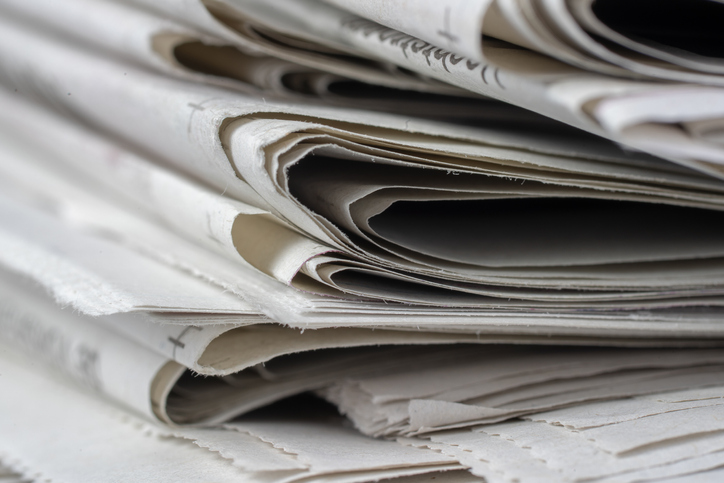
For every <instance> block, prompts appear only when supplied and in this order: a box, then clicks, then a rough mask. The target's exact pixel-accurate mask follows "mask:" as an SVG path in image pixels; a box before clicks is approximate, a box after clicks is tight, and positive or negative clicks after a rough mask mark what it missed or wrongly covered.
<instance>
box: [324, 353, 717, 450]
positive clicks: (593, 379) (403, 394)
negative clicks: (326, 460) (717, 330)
mask: <svg viewBox="0 0 724 483" xmlns="http://www.w3.org/2000/svg"><path fill="white" fill-rule="evenodd" d="M722 354H723V353H722V352H721V351H719V350H704V349H698V350H691V351H681V350H679V351H668V350H661V351H659V350H612V349H590V348H588V349H574V348H566V349H563V348H555V349H553V348H531V347H499V348H489V349H488V350H486V351H485V352H484V353H481V352H472V353H468V354H463V353H461V354H458V355H457V356H448V357H449V359H446V358H445V356H444V355H443V356H440V357H438V358H436V359H435V362H434V363H430V364H426V363H424V362H423V363H421V364H418V365H416V366H414V367H412V366H408V367H397V368H395V369H391V370H387V371H385V372H379V373H377V374H374V373H368V374H362V375H359V376H352V377H346V378H345V379H344V380H342V381H339V382H336V383H335V384H334V385H331V386H329V387H328V388H326V389H323V390H321V391H319V393H320V394H322V395H323V396H324V397H325V398H327V399H329V400H330V401H332V402H334V403H335V404H336V405H338V406H339V408H340V410H341V411H342V412H343V413H344V414H347V415H348V416H349V417H350V418H351V419H352V420H353V421H354V423H355V425H356V426H357V427H358V428H359V429H360V430H361V431H362V432H364V433H367V434H373V435H376V436H381V435H388V436H389V435H410V434H425V433H429V432H431V431H441V430H445V429H451V428H456V427H464V426H472V425H475V424H483V423H485V424H490V423H495V422H498V421H504V420H508V419H512V418H517V417H521V416H524V415H526V414H529V413H537V412H540V411H547V410H550V409H553V408H556V407H566V406H572V405H579V404H582V403H585V402H587V401H596V400H605V399H620V398H626V397H631V396H635V395H640V394H651V393H658V392H664V391H673V390H680V389H690V388H697V387H706V386H709V385H714V384H718V383H719V380H720V378H721V373H722V359H721V358H722ZM602 405H603V406H605V404H604V403H602Z"/></svg>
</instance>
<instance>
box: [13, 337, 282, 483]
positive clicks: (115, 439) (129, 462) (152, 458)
mask: <svg viewBox="0 0 724 483" xmlns="http://www.w3.org/2000/svg"><path fill="white" fill-rule="evenodd" d="M0 365H1V366H2V374H3V377H2V387H3V391H2V397H0V411H2V413H3V414H6V415H7V414H12V415H13V417H12V418H8V417H3V418H0V425H1V426H0V435H1V436H0V453H1V454H2V458H3V459H6V458H7V459H9V460H11V461H13V462H14V463H15V464H16V465H17V466H19V467H21V468H22V469H23V472H24V474H25V476H27V477H31V478H43V479H47V480H52V481H58V482H73V481H96V482H108V483H110V482H128V483H131V482H136V481H149V482H159V483H161V482H164V483H165V482H168V481H172V480H176V479H178V477H179V475H183V478H184V481H188V482H198V483H202V482H208V481H209V480H210V479H211V480H213V481H218V482H229V483H231V482H238V481H249V482H253V483H257V482H258V483H262V482H268V481H270V479H271V478H268V477H267V478H264V475H263V474H261V475H260V474H255V473H253V472H251V471H245V470H243V469H241V468H239V467H235V466H233V465H232V462H231V461H230V460H228V459H225V458H223V457H222V456H220V455H219V454H218V453H214V452H211V451H208V450H207V449H204V448H199V447H198V446H194V445H193V444H192V443H191V442H189V441H183V440H179V439H175V438H166V437H163V436H162V435H159V434H158V433H157V432H154V431H144V430H143V429H142V428H143V426H144V424H143V421H142V420H139V419H137V418H135V417H133V416H132V415H130V414H127V413H125V412H123V411H121V410H119V409H118V408H117V407H115V406H114V405H112V404H110V403H109V402H108V401H104V400H99V399H97V398H96V397H93V395H90V394H88V393H87V392H85V393H84V392H82V391H79V390H78V389H77V388H71V387H67V386H66V385H65V384H63V383H62V382H61V381H60V380H58V378H56V377H52V376H51V375H49V374H46V373H44V372H43V371H42V369H40V368H39V367H37V366H34V365H33V363H32V362H31V361H29V360H28V359H26V358H22V357H20V356H16V355H14V353H13V352H11V351H9V350H8V351H3V352H2V354H0ZM49 394H52V396H51V397H49ZM39 441H42V444H38V442H39Z"/></svg>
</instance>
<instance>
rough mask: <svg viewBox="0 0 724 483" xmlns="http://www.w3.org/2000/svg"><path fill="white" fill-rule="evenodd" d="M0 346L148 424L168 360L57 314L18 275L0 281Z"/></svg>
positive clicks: (88, 321) (85, 321)
mask: <svg viewBox="0 0 724 483" xmlns="http://www.w3.org/2000/svg"><path fill="white" fill-rule="evenodd" d="M0 285H1V286H2V291H0V294H2V295H0V297H1V298H2V314H1V316H0V326H1V329H0V340H2V341H3V343H4V345H6V346H13V347H17V348H19V349H21V350H23V351H24V352H26V353H27V355H28V357H31V358H32V359H34V360H38V361H39V362H40V363H42V364H48V365H51V366H54V367H56V368H57V369H60V370H62V371H63V372H64V373H66V374H68V375H70V376H71V377H72V378H73V379H75V380H76V381H77V382H79V383H80V384H81V385H83V386H85V387H86V388H88V389H91V390H93V391H97V392H99V393H103V394H106V395H108V396H110V397H112V398H113V399H115V400H116V401H119V402H121V403H123V404H125V405H127V406H129V407H131V408H133V409H135V410H136V411H138V412H140V413H142V414H144V415H145V416H147V417H149V418H155V416H154V413H153V409H152V407H151V397H150V392H151V385H152V383H153V380H154V378H155V377H156V374H157V373H158V371H159V370H160V369H161V368H162V367H163V366H164V365H166V364H167V363H168V361H169V359H168V358H166V357H164V356H161V355H159V354H157V353H155V352H152V351H150V350H148V349H146V348H144V347H142V346H140V345H137V344H135V343H133V342H131V340H129V339H127V338H125V337H123V336H120V335H118V334H117V333H115V332H113V331H111V330H109V329H107V328H105V327H103V325H102V324H99V323H97V322H96V321H95V320H94V319H92V318H89V317H85V316H82V315H80V314H77V313H73V311H72V310H69V309H67V308H66V309H65V310H62V309H61V307H60V306H58V305H56V304H55V303H54V302H53V300H52V299H50V298H49V297H48V295H47V294H45V293H43V290H42V289H41V288H39V287H37V286H34V285H33V284H32V283H31V282H29V281H28V280H26V279H23V278H21V277H19V276H18V275H17V274H13V273H9V272H3V273H2V275H1V276H0Z"/></svg>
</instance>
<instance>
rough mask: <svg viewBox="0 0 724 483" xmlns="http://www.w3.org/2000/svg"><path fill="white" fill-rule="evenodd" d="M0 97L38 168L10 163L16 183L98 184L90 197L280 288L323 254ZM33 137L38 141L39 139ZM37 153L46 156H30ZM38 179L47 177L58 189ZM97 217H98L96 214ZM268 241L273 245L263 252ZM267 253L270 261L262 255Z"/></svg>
mask: <svg viewBox="0 0 724 483" xmlns="http://www.w3.org/2000/svg"><path fill="white" fill-rule="evenodd" d="M1 97H2V96H1V95H0V101H1V102H3V103H4V104H6V105H7V108H8V110H7V111H5V112H6V113H9V112H13V113H14V115H13V119H12V120H10V119H7V118H6V119H4V122H5V123H6V129H7V130H8V131H15V132H18V133H19V134H20V135H21V136H22V137H23V138H24V139H25V144H26V145H32V146H33V149H27V151H29V153H28V156H31V157H32V159H33V160H35V159H37V161H36V162H35V163H33V164H35V165H37V166H38V168H36V170H35V171H34V172H33V170H32V169H31V168H30V167H29V166H27V165H28V164H30V163H28V162H27V160H26V161H24V162H21V163H20V164H18V162H16V163H15V166H14V168H13V169H14V173H16V177H18V178H21V177H24V178H25V179H26V183H27V184H28V185H29V186H31V187H32V186H33V185H34V184H35V183H39V182H40V179H45V180H46V183H45V184H46V185H48V187H47V188H38V189H39V190H41V191H42V190H43V189H45V190H49V193H55V192H56V191H58V190H62V188H61V185H62V184H63V183H65V184H71V183H75V184H76V185H79V182H78V181H77V176H76V173H74V172H73V170H77V171H80V172H81V173H83V174H84V175H87V176H88V177H89V178H90V179H89V180H87V182H95V183H97V184H98V186H96V187H93V188H92V189H91V191H92V192H96V193H98V192H99V191H105V190H106V189H107V190H109V191H112V192H113V193H115V194H117V195H118V196H119V197H120V198H123V199H124V201H125V202H126V203H127V204H128V203H130V204H131V205H135V206H134V207H135V208H136V210H137V211H141V212H147V213H149V214H152V215H153V216H155V217H160V218H161V219H163V221H164V222H166V224H167V225H168V226H170V227H171V228H173V229H175V230H176V231H177V232H179V233H181V234H183V235H184V236H186V237H188V238H189V239H191V240H193V241H195V242H196V243H198V244H199V245H202V246H204V247H205V248H207V249H211V250H214V251H217V252H220V253H222V254H224V255H226V256H228V257H229V258H231V259H232V260H234V261H236V262H241V263H242V264H244V265H245V266H247V267H250V266H253V267H255V268H257V269H259V270H261V271H262V272H264V273H266V274H267V275H270V276H273V277H275V278H277V280H280V281H282V282H285V283H288V282H289V280H291V278H292V277H293V276H294V275H295V274H296V273H297V272H298V271H299V269H300V267H301V265H302V264H303V263H304V262H306V261H307V260H308V259H310V258H312V257H314V256H316V255H319V254H320V253H324V252H327V251H329V250H330V248H329V247H326V246H324V245H321V244H319V243H317V242H314V241H312V240H310V239H309V238H307V237H305V236H303V235H301V234H299V233H297V232H295V231H293V230H291V229H290V227H289V226H288V225H286V224H285V223H284V222H283V221H282V220H281V219H279V218H278V217H276V216H274V215H272V214H270V213H269V212H268V211H265V210H261V209H259V208H255V207H253V206H250V205H247V204H245V203H243V202H239V201H236V200H234V199H230V198H227V197H225V196H223V195H220V194H218V193H215V192H213V191H211V190H210V189H208V188H207V187H205V186H203V185H200V184H198V183H196V182H194V181H192V180H189V179H187V178H185V177H183V176H182V175H180V174H179V173H174V172H173V171H171V170H169V169H167V168H164V167H162V166H159V165H157V164H155V163H153V161H150V160H148V159H144V158H142V157H140V156H138V155H136V154H135V153H133V152H132V151H129V150H127V149H123V148H120V147H119V146H118V145H116V144H114V143H112V142H110V141H108V140H107V139H105V138H103V137H101V136H100V135H98V134H96V133H92V132H90V131H88V130H85V129H83V128H81V127H80V126H78V125H73V124H72V123H69V122H67V121H65V120H62V119H61V118H59V117H57V116H55V115H53V114H52V113H51V112H49V111H43V110H41V109H39V108H38V107H37V106H32V105H31V104H29V103H26V102H21V101H20V99H17V98H13V97H10V96H7V95H6V96H4V98H1ZM38 130H40V131H41V132H42V133H43V134H42V135H41V136H39V137H38V136H37V132H38ZM19 144H21V145H22V144H23V143H19ZM38 145H41V146H43V147H44V148H47V151H45V152H42V150H36V151H34V149H35V147H36V146H38ZM8 161H9V162H11V163H12V160H8ZM56 164H57V165H59V166H54V165H56ZM66 166H68V167H71V168H72V169H68V168H66ZM38 169H40V170H41V171H40V172H39V171H38ZM6 171H7V169H6ZM44 171H54V172H55V173H54V174H55V177H56V178H62V181H57V180H56V179H53V177H49V175H47V174H46V173H45V172H44ZM53 183H55V184H56V187H55V188H53V189H52V190H51V189H50V188H49V185H50V184H53ZM101 187H103V188H101ZM79 188H81V189H84V188H83V187H80V186H79ZM66 191H67V188H66ZM56 196H57V197H58V198H61V197H60V195H56ZM68 197H69V196H68V195H66V196H65V198H68ZM64 202H65V203H67V201H63V200H61V199H59V200H58V203H61V204H62V203H64ZM81 209H82V208H81ZM98 215H99V216H100V217H103V215H102V214H101V213H100V210H99V213H98ZM268 238H271V239H273V240H274V241H275V243H274V244H273V245H270V244H269V243H268V240H267V239H268ZM270 250H271V251H272V252H273V253H271V254H267V252H268V251H270Z"/></svg>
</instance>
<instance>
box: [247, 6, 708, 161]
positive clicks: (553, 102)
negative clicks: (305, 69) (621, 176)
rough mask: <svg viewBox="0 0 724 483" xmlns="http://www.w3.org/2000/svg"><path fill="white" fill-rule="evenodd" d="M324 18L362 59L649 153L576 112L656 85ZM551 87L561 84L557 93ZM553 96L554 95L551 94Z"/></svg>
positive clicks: (344, 18)
mask: <svg viewBox="0 0 724 483" xmlns="http://www.w3.org/2000/svg"><path fill="white" fill-rule="evenodd" d="M306 3H308V9H309V10H310V11H313V10H315V9H317V10H320V11H321V10H323V7H321V6H320V5H319V2H315V1H313V0H307V1H306ZM239 8H242V7H241V6H239ZM324 18H325V19H326V20H325V22H326V24H325V27H324V28H318V29H315V30H317V31H318V32H320V33H319V35H320V36H324V35H326V36H328V37H331V38H333V39H335V40H337V41H340V42H346V43H347V44H349V45H352V46H354V47H355V48H357V49H358V51H359V52H360V53H361V54H362V55H365V56H369V57H372V58H378V59H384V60H386V61H390V62H394V63H396V64H398V65H401V66H404V67H406V68H408V69H411V70H414V71H417V72H420V73H424V74H425V75H428V76H431V77H434V78H437V79H440V80H444V81H446V82H449V83H451V84H454V85H458V86H460V87H463V88H465V89H468V90H471V91H473V92H477V93H480V94H484V95H489V96H491V97H495V98H499V99H502V100H505V101H507V102H511V103H513V104H516V105H519V106H523V107H526V108H529V109H532V110H534V111H536V112H540V113H542V114H544V115H547V116H550V117H553V118H555V119H558V120H561V121H564V122H566V123H570V124H572V125H574V126H577V127H579V128H582V129H585V130H588V131H592V132H595V133H598V134H601V135H604V136H606V137H608V138H609V139H614V140H618V141H622V142H624V143H629V144H631V145H634V146H640V147H641V148H642V149H650V148H649V144H645V143H641V142H639V141H638V140H635V139H628V138H627V137H625V136H623V135H621V134H620V133H617V132H613V131H610V130H607V129H605V127H604V128H602V124H603V125H604V126H605V124H606V119H605V118H603V117H601V118H600V119H595V120H594V121H593V122H591V121H592V120H591V119H590V118H587V116H586V115H585V114H584V113H583V112H582V107H583V103H584V102H586V101H589V100H595V99H600V98H604V97H605V98H608V99H611V98H615V97H618V96H621V95H622V94H627V93H634V92H636V91H639V90H646V89H655V88H657V87H658V86H656V85H653V84H646V83H641V82H631V81H621V80H617V79H615V78H609V77H605V76H601V75H598V74H591V73H586V72H585V71H583V70H580V69H577V68H574V67H571V66H567V65H565V64H563V63H561V62H559V61H557V60H553V59H551V58H548V57H547V56H543V55H541V54H538V53H535V52H531V51H527V50H525V49H516V48H509V47H505V46H502V45H499V44H496V43H495V42H488V43H487V44H486V48H485V62H483V63H480V62H479V61H477V60H476V61H473V60H470V59H466V58H464V57H456V56H455V55H453V54H451V53H450V51H448V50H446V49H444V48H440V47H437V46H435V45H433V44H428V43H427V42H425V41H423V40H419V39H417V38H415V37H411V36H409V35H406V34H404V33H401V32H399V31H395V30H392V29H389V28H387V27H383V26H380V25H379V24H376V23H373V22H370V21H368V20H364V19H354V18H350V17H349V14H346V13H345V12H344V11H341V10H336V9H334V8H332V7H329V8H328V9H327V10H326V11H325V17H324ZM321 32H324V34H322V33H321ZM570 83H581V84H582V85H583V86H585V87H586V89H588V91H589V96H588V97H587V98H586V99H585V100H580V98H578V100H576V95H575V91H574V92H572V93H571V94H568V91H569V90H570V87H564V85H565V84H570ZM557 84H561V86H560V89H558V88H557ZM554 90H555V91H556V92H555V93H552V91H554ZM664 90H666V91H667V92H668V93H669V96H671V97H672V104H676V101H674V100H673V98H674V97H675V96H676V95H677V91H676V88H675V87H673V88H664ZM594 92H595V94H594ZM664 112H666V109H663V108H662V106H657V107H655V108H653V109H650V110H648V111H645V112H639V113H637V115H638V116H639V117H641V116H643V117H646V118H647V119H655V118H656V117H657V116H659V115H660V114H661V113H664ZM685 152H686V153H688V154H689V156H684V155H682V153H679V152H674V151H668V152H667V151H665V152H663V153H662V152H660V151H657V154H659V155H662V154H663V155H665V156H666V157H667V158H668V159H673V160H680V162H687V159H686V158H687V157H692V156H693V155H694V153H695V152H696V146H695V144H694V143H691V142H689V143H688V146H687V147H686V149H685ZM694 157H695V156H694Z"/></svg>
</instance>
